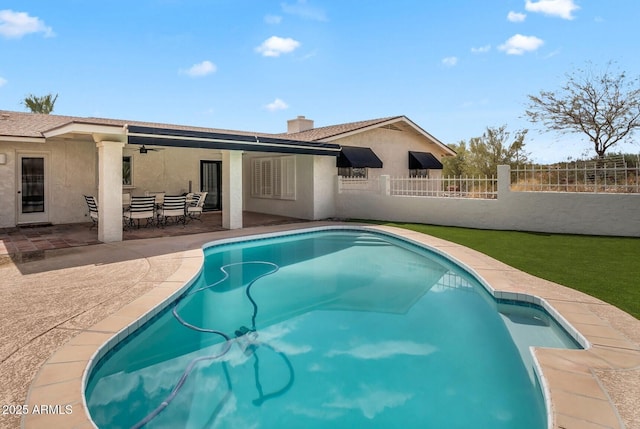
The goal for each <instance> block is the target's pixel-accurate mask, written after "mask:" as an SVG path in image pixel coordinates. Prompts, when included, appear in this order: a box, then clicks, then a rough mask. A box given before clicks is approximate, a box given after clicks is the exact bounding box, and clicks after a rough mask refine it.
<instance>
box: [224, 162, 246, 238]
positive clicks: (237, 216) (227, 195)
mask: <svg viewBox="0 0 640 429" xmlns="http://www.w3.org/2000/svg"><path fill="white" fill-rule="evenodd" d="M222 227H223V228H227V229H238V228H242V151H239V150H223V151H222Z"/></svg>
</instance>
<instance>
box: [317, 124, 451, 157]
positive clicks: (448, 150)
mask: <svg viewBox="0 0 640 429" xmlns="http://www.w3.org/2000/svg"><path fill="white" fill-rule="evenodd" d="M398 122H404V123H405V124H407V125H408V126H410V127H411V128H412V129H413V130H415V131H416V132H417V133H418V134H420V135H422V136H423V137H425V138H426V139H427V140H429V141H430V142H432V143H433V144H435V145H437V146H438V147H440V148H441V149H442V150H443V151H444V152H445V155H446V156H455V155H456V153H455V151H454V150H453V149H451V148H450V147H449V146H447V145H446V144H444V143H442V142H441V141H440V140H438V139H437V138H435V137H434V136H432V135H431V134H429V133H428V132H426V131H425V130H424V129H422V128H421V127H420V126H418V125H417V124H416V123H415V122H413V121H412V120H411V119H409V118H407V117H406V116H396V117H394V118H390V119H388V120H386V121H383V122H378V123H376V124H372V125H368V126H366V127H363V128H358V129H357V130H352V131H348V132H346V133H341V134H336V135H334V136H330V137H327V138H324V139H322V141H335V140H339V139H342V138H345V137H349V136H353V135H356V134H360V133H363V132H366V131H370V130H375V129H377V128H384V127H385V126H389V125H392V124H396V123H398Z"/></svg>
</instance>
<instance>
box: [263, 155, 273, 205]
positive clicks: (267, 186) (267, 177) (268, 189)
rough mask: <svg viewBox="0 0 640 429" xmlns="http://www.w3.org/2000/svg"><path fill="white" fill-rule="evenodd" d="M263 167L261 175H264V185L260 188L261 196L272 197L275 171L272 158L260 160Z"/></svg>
mask: <svg viewBox="0 0 640 429" xmlns="http://www.w3.org/2000/svg"><path fill="white" fill-rule="evenodd" d="M260 164H261V165H260V167H261V170H262V171H261V173H262V174H261V177H262V183H261V185H262V187H261V189H260V196H262V197H271V196H273V176H272V174H273V171H272V168H271V165H272V162H271V159H262V160H261V162H260Z"/></svg>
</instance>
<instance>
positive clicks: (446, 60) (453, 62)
mask: <svg viewBox="0 0 640 429" xmlns="http://www.w3.org/2000/svg"><path fill="white" fill-rule="evenodd" d="M442 64H444V65H445V66H447V67H453V66H455V65H456V64H458V58H457V57H446V58H443V59H442Z"/></svg>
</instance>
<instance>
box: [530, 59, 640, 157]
mask: <svg viewBox="0 0 640 429" xmlns="http://www.w3.org/2000/svg"><path fill="white" fill-rule="evenodd" d="M611 65H612V63H611V62H609V63H608V64H607V67H606V69H605V70H604V71H603V72H596V71H594V70H593V66H592V65H591V64H589V67H588V68H586V69H577V70H575V71H573V72H572V73H569V74H567V75H566V77H567V82H566V83H565V84H564V85H563V86H562V87H561V88H560V89H559V90H558V91H540V94H538V95H529V96H528V98H529V105H528V106H527V110H526V111H525V114H526V116H528V117H529V120H530V121H531V122H533V123H540V124H542V125H544V126H545V127H546V128H547V129H548V130H551V131H556V132H558V133H560V134H567V133H579V134H585V135H586V136H587V137H588V138H589V141H590V142H592V143H593V146H594V149H595V151H596V153H597V154H598V156H604V154H605V152H606V151H607V149H609V148H610V147H611V146H613V145H615V144H617V143H619V142H624V141H626V140H627V139H630V138H631V137H632V135H633V133H634V131H635V130H636V129H638V128H640V78H638V77H636V78H634V79H628V78H627V76H626V74H625V73H624V72H619V73H617V72H613V71H611V70H610V68H611Z"/></svg>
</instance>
